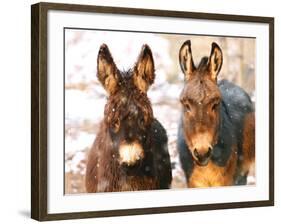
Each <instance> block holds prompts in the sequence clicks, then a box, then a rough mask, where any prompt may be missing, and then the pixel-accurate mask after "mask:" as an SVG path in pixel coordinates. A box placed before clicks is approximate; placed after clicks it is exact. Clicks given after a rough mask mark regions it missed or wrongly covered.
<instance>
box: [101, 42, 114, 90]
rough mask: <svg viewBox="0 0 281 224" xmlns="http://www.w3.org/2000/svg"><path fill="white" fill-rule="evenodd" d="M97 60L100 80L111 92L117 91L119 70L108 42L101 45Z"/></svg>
mask: <svg viewBox="0 0 281 224" xmlns="http://www.w3.org/2000/svg"><path fill="white" fill-rule="evenodd" d="M97 60H98V61H97V77H98V80H99V81H100V82H101V84H102V85H103V87H104V88H105V90H106V91H107V92H108V93H109V94H113V93H115V91H116V90H117V87H118V81H119V71H118V68H117V67H116V65H115V63H114V61H113V58H112V56H111V54H110V51H109V49H108V47H107V45H106V44H102V45H101V46H100V50H99V53H98V59H97Z"/></svg>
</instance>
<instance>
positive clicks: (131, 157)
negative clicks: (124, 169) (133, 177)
mask: <svg viewBox="0 0 281 224" xmlns="http://www.w3.org/2000/svg"><path fill="white" fill-rule="evenodd" d="M143 158H144V150H143V147H142V145H141V144H140V143H139V142H137V141H134V142H131V143H127V142H122V143H121V144H120V146H119V163H120V165H125V166H128V167H133V166H135V165H137V164H139V163H140V161H141V160H142V159H143Z"/></svg>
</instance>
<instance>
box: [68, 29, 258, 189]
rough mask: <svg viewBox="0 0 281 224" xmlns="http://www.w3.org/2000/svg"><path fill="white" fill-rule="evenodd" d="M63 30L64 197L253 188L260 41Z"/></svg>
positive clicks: (235, 38)
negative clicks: (87, 194) (241, 186)
mask: <svg viewBox="0 0 281 224" xmlns="http://www.w3.org/2000/svg"><path fill="white" fill-rule="evenodd" d="M64 32H65V193H66V194H71V193H86V192H90V193H91V192H115V191H136V190H157V189H169V188H172V189H173V188H175V189H177V188H186V187H189V188H194V187H219V186H236V185H254V184H255V109H254V108H255V106H254V103H255V38H239V37H227V36H225V37H220V36H217V37H216V36H200V35H192V34H181V35H176V34H168V33H144V32H130V31H127V32H122V31H107V30H90V29H89V30H83V29H79V28H77V29H71V28H66V29H65V31H64ZM191 45H192V46H191Z"/></svg>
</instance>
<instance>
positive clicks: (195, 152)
mask: <svg viewBox="0 0 281 224" xmlns="http://www.w3.org/2000/svg"><path fill="white" fill-rule="evenodd" d="M194 155H195V156H196V157H197V158H198V157H199V153H198V151H197V149H194Z"/></svg>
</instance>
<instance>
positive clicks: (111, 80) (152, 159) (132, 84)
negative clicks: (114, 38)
mask: <svg viewBox="0 0 281 224" xmlns="http://www.w3.org/2000/svg"><path fill="white" fill-rule="evenodd" d="M97 71H98V72H97V77H98V79H99V81H100V82H101V84H102V85H103V87H104V88H105V89H106V91H107V92H108V95H109V97H108V101H107V103H106V105H105V110H104V119H103V121H102V122H101V124H100V129H99V132H98V134H97V137H96V139H95V142H94V144H93V147H92V149H91V151H90V152H89V156H88V163H87V171H86V189H87V192H107V191H109V192H112V191H136V190H152V189H166V188H169V187H170V183H171V176H172V175H171V164H170V156H169V153H168V149H167V135H166V131H165V129H164V128H163V127H162V125H161V124H160V123H159V122H158V121H157V120H156V119H155V118H154V116H153V111H152V107H151V104H150V101H149V99H148V97H147V94H146V92H147V90H148V87H149V86H150V85H151V84H152V83H153V81H154V78H155V74H154V62H153V57H152V52H151V50H150V48H149V47H148V46H147V45H144V46H143V48H142V50H141V53H140V55H139V58H138V60H137V63H136V64H135V66H134V68H133V69H132V70H128V71H126V72H121V71H120V70H118V68H117V67H116V65H115V63H114V61H113V58H112V56H111V54H110V52H109V49H108V47H107V46H106V45H105V44H103V45H102V46H101V47H100V50H99V53H98V59H97Z"/></svg>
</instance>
